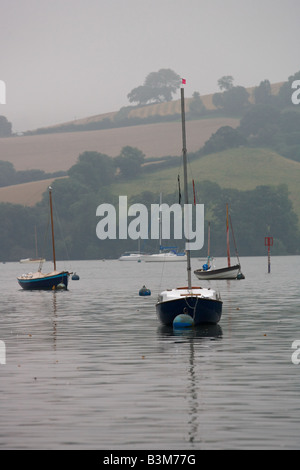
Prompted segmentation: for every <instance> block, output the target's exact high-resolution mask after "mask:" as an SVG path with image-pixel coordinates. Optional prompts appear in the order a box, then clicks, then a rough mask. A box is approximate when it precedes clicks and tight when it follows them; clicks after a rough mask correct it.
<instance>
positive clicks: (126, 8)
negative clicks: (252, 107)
mask: <svg viewBox="0 0 300 470" xmlns="http://www.w3.org/2000/svg"><path fill="white" fill-rule="evenodd" d="M299 17H300V1H299V0H0V21H1V25H0V51H1V56H0V57H1V60H0V80H3V81H4V82H5V83H6V104H0V114H1V115H4V116H6V117H7V119H8V120H9V121H11V122H12V123H13V130H14V131H19V132H20V131H25V130H29V129H35V128H37V127H42V126H47V125H52V124H57V123H60V122H65V121H70V120H73V119H75V118H77V119H79V118H83V117H87V116H91V115H96V114H102V113H106V112H110V111H118V110H119V109H120V108H121V107H122V106H127V105H129V104H130V103H129V102H128V99H127V94H128V93H129V92H130V91H131V90H132V89H133V88H135V87H137V86H139V85H142V84H143V82H144V80H145V78H146V76H147V75H148V74H149V73H150V72H156V71H158V70H159V69H161V68H170V69H172V70H174V72H176V73H177V74H179V75H180V76H182V77H185V78H186V79H187V85H186V96H192V94H193V92H194V91H198V92H199V93H200V94H201V95H204V94H207V93H214V92H216V91H218V87H217V81H218V79H219V78H220V77H222V76H223V75H232V76H233V77H234V79H235V81H234V84H235V85H241V86H245V87H247V86H256V85H259V83H260V82H261V81H262V80H264V79H268V80H270V82H273V83H275V82H280V81H285V80H287V78H288V77H289V76H290V75H293V74H294V73H295V72H297V71H299V70H300V64H299V51H298V46H299V44H300V28H299Z"/></svg>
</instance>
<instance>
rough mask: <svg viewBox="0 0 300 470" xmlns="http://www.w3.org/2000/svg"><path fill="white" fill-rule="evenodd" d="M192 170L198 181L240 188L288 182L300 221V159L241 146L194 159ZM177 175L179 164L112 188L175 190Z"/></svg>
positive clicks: (117, 191) (121, 191) (129, 192)
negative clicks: (297, 160) (295, 159)
mask: <svg viewBox="0 0 300 470" xmlns="http://www.w3.org/2000/svg"><path fill="white" fill-rule="evenodd" d="M189 173H190V174H189V177H190V178H193V179H194V180H195V182H197V183H199V182H201V181H205V180H209V181H212V182H215V183H217V184H218V185H219V186H220V187H221V188H233V189H238V190H251V189H254V188H256V186H260V185H272V186H278V185H280V184H286V185H287V186H288V188H289V192H290V199H291V201H292V202H293V205H294V210H295V212H296V213H297V215H298V218H299V222H300V191H299V181H300V163H299V162H295V161H292V160H288V159H286V158H284V157H282V156H280V155H278V154H276V153H275V152H273V151H272V150H269V149H263V148H247V147H240V148H236V149H230V150H227V151H224V152H220V153H215V154H212V155H207V156H205V157H202V158H200V159H199V160H196V161H193V162H192V163H191V165H190V166H189ZM177 175H178V168H171V169H169V170H162V171H159V172H156V173H150V174H146V175H143V176H141V177H140V178H138V179H135V180H131V181H128V182H126V183H123V184H121V183H119V184H115V185H113V187H112V189H113V191H114V193H115V194H116V195H123V194H124V195H128V196H130V195H132V194H139V193H141V192H143V191H152V192H161V191H162V192H165V193H172V192H174V191H176V190H177ZM199 202H201V201H199Z"/></svg>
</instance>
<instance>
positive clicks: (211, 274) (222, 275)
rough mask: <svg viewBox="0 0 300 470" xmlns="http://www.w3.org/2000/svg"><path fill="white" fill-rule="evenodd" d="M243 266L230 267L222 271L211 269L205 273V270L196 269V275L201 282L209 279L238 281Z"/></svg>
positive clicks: (221, 269)
mask: <svg viewBox="0 0 300 470" xmlns="http://www.w3.org/2000/svg"><path fill="white" fill-rule="evenodd" d="M240 269H241V266H240V265H239V264H236V265H235V266H230V267H226V268H220V269H211V270H208V271H205V270H203V269H196V271H194V274H195V275H196V276H197V278H198V279H200V280H207V279H237V277H238V274H239V273H240Z"/></svg>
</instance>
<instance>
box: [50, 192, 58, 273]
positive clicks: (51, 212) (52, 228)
mask: <svg viewBox="0 0 300 470" xmlns="http://www.w3.org/2000/svg"><path fill="white" fill-rule="evenodd" d="M49 202H50V217H51V231H52V250H53V265H54V271H56V259H55V244H54V227H53V210H52V188H51V186H49Z"/></svg>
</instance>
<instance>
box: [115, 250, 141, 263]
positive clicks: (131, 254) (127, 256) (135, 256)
mask: <svg viewBox="0 0 300 470" xmlns="http://www.w3.org/2000/svg"><path fill="white" fill-rule="evenodd" d="M142 259H143V254H142V253H140V252H137V251H126V252H125V253H123V255H121V256H120V258H119V261H142Z"/></svg>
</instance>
